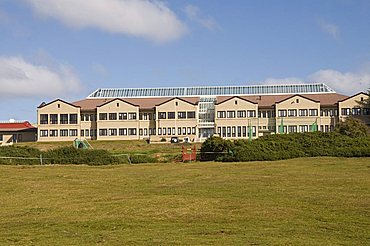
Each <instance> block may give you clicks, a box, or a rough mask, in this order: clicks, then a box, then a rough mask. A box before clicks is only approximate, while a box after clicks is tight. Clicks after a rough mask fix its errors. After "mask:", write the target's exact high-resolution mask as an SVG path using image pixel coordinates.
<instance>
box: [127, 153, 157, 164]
mask: <svg viewBox="0 0 370 246" xmlns="http://www.w3.org/2000/svg"><path fill="white" fill-rule="evenodd" d="M130 158H131V163H132V164H139V163H156V162H157V159H156V158H154V157H151V156H149V155H132V156H130Z"/></svg>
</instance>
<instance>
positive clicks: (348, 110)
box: [342, 108, 351, 115]
mask: <svg viewBox="0 0 370 246" xmlns="http://www.w3.org/2000/svg"><path fill="white" fill-rule="evenodd" d="M350 113H351V109H350V108H342V115H350Z"/></svg>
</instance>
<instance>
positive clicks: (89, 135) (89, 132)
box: [80, 110, 97, 140]
mask: <svg viewBox="0 0 370 246" xmlns="http://www.w3.org/2000/svg"><path fill="white" fill-rule="evenodd" d="M96 120H97V115H96V110H81V115H80V121H81V133H80V136H81V137H82V138H86V139H87V140H96V136H97V128H96V126H97V122H96Z"/></svg>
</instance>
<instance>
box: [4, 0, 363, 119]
mask: <svg viewBox="0 0 370 246" xmlns="http://www.w3.org/2000/svg"><path fill="white" fill-rule="evenodd" d="M369 26H370V1H369V0H335V1H334V0H301V1H295V0H291V1H290V0H285V1H274V0H258V1H256V0H253V1H252V0H232V1H230V0H202V1H199V0H197V1H196V0H189V1H186V0H171V1H169V0H167V1H162V0H0V99H1V100H0V120H9V119H10V118H12V119H16V120H30V121H33V122H34V121H35V120H36V107H37V106H38V105H39V104H40V103H41V102H43V101H46V102H48V101H50V100H53V99H55V98H62V99H65V100H68V101H74V100H78V99H81V98H84V97H86V96H87V95H88V94H89V93H91V92H92V91H94V90H96V89H97V88H100V87H164V86H180V87H181V86H192V85H243V84H271V83H307V82H324V83H326V84H328V85H329V86H331V87H332V88H333V89H335V90H336V91H337V92H339V93H343V94H346V95H351V94H353V93H357V92H359V91H363V90H366V89H367V88H369V87H370V29H369V28H370V27H369Z"/></svg>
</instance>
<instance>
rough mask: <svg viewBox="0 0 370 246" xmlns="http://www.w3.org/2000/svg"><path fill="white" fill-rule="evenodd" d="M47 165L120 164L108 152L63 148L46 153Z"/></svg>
mask: <svg viewBox="0 0 370 246" xmlns="http://www.w3.org/2000/svg"><path fill="white" fill-rule="evenodd" d="M45 163H49V164H87V165H109V164H117V163H119V159H118V158H117V157H114V156H112V155H111V154H110V153H109V152H108V151H106V150H89V149H75V148H73V147H62V148H58V149H53V150H49V151H47V152H46V153H45Z"/></svg>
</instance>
